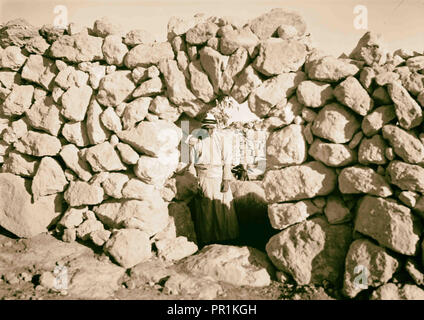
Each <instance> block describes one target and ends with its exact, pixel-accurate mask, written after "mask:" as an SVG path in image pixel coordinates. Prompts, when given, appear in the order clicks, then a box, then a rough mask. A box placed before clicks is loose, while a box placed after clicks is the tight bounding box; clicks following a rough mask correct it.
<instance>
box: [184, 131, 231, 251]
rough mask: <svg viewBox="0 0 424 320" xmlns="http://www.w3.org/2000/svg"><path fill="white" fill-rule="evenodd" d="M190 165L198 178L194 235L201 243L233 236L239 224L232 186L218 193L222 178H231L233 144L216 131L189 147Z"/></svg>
mask: <svg viewBox="0 0 424 320" xmlns="http://www.w3.org/2000/svg"><path fill="white" fill-rule="evenodd" d="M190 158H191V165H194V168H195V171H196V175H197V177H198V179H199V187H200V194H199V196H198V197H196V199H195V211H196V213H195V221H196V229H197V236H198V239H199V240H200V242H202V243H204V244H205V243H212V242H216V241H224V240H231V239H236V238H237V237H238V236H239V225H238V220H237V215H236V212H235V209H234V204H233V195H232V192H231V188H229V189H228V191H227V192H221V184H222V181H223V179H226V180H231V179H232V173H231V166H232V145H231V140H229V139H226V138H225V135H224V133H223V132H221V131H218V130H215V131H213V132H212V134H211V136H209V135H207V136H206V137H204V138H203V139H199V140H197V142H196V143H195V144H194V145H193V147H192V148H191V157H190Z"/></svg>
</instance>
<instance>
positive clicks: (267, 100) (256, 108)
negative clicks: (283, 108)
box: [249, 71, 306, 117]
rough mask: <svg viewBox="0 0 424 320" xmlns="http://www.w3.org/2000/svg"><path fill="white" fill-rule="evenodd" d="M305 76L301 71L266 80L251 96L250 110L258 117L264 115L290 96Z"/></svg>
mask: <svg viewBox="0 0 424 320" xmlns="http://www.w3.org/2000/svg"><path fill="white" fill-rule="evenodd" d="M305 77H306V76H305V74H304V73H303V72H301V71H299V72H296V73H294V72H289V73H282V74H280V75H278V76H275V77H272V78H270V79H268V80H266V81H264V82H263V83H262V84H261V85H259V86H258V87H256V88H255V89H254V90H253V91H252V93H251V94H250V96H249V108H250V110H251V111H252V112H253V113H255V114H256V115H257V116H258V117H264V116H265V115H267V114H268V113H269V111H270V110H271V109H272V107H274V106H275V105H277V104H278V103H279V102H282V101H284V100H285V99H286V98H287V97H289V96H290V95H291V94H292V93H293V92H294V91H295V90H296V88H297V86H298V84H299V83H301V82H302V81H303V80H305Z"/></svg>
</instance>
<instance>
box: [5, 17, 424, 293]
mask: <svg viewBox="0 0 424 320" xmlns="http://www.w3.org/2000/svg"><path fill="white" fill-rule="evenodd" d="M0 46H1V48H0V101H1V108H0V111H1V117H0V133H1V141H0V163H1V172H2V173H0V226H1V227H2V228H4V229H6V230H8V231H9V232H11V233H13V234H15V235H16V236H18V237H25V238H29V237H33V236H35V235H37V234H40V233H43V232H46V231H47V230H52V229H54V230H55V232H56V233H57V234H58V235H59V236H60V237H61V238H62V239H63V240H64V241H68V242H69V241H74V240H76V239H80V240H82V241H91V243H92V244H93V245H95V246H98V247H100V248H102V249H103V250H104V251H105V252H107V253H108V254H109V255H110V256H111V257H112V258H113V260H114V261H115V262H117V263H118V264H119V265H121V266H123V267H125V268H131V267H133V266H136V265H140V263H142V262H145V261H148V260H149V259H151V257H152V256H153V255H157V256H158V257H160V258H162V259H165V260H168V261H178V260H181V259H183V258H186V257H188V256H191V255H193V254H194V253H196V252H197V250H198V248H197V245H196V235H195V231H194V226H193V221H192V220H191V215H190V211H189V207H188V205H187V204H188V202H189V201H190V200H191V199H192V197H193V195H194V194H195V192H196V186H197V181H196V179H195V178H194V177H193V176H191V175H190V174H189V173H188V172H187V171H185V165H184V163H183V162H181V154H180V143H181V141H182V140H183V141H184V137H185V136H186V134H187V132H183V130H182V129H181V128H180V127H179V125H178V123H179V121H181V119H184V118H185V119H189V120H190V121H192V120H191V119H197V120H199V119H201V118H202V117H203V116H204V114H205V113H206V112H207V111H209V110H210V109H212V108H213V107H214V106H215V100H216V99H218V98H221V97H223V96H230V97H232V98H233V99H235V100H236V101H237V102H238V103H243V102H245V101H247V102H248V105H249V108H250V110H251V111H252V112H253V113H255V114H256V115H257V116H258V117H259V118H261V128H262V129H266V130H267V131H268V138H267V143H266V144H267V146H266V172H265V175H264V178H263V181H262V186H263V189H264V191H265V196H266V201H267V202H268V215H269V220H270V222H271V224H272V226H273V228H274V229H276V230H281V232H279V233H278V234H276V235H275V236H273V237H272V238H271V239H270V240H269V242H268V244H267V246H266V251H267V254H268V257H269V259H270V260H271V262H272V264H273V265H274V266H275V267H276V268H277V269H278V272H277V279H278V280H279V281H289V279H291V280H294V281H295V282H296V283H297V284H299V285H305V284H322V283H323V282H329V283H332V284H334V285H336V286H337V285H339V284H342V285H343V292H344V294H345V295H346V296H347V297H351V298H354V297H356V296H357V295H358V293H359V292H360V291H362V290H365V289H366V288H368V287H373V288H374V287H375V288H377V289H376V290H375V291H374V292H372V295H371V297H373V298H377V299H378V298H388V297H395V298H405V297H406V298H411V297H417V296H421V297H422V296H423V293H424V291H423V290H422V289H420V288H419V286H422V285H423V284H424V274H423V273H422V272H421V270H422V269H423V268H422V267H423V258H422V253H421V250H420V245H421V242H422V241H421V239H420V238H421V234H422V232H423V229H422V226H421V219H422V218H424V197H423V196H422V193H423V192H424V168H423V164H424V144H423V143H424V135H423V134H422V133H421V129H420V128H421V127H422V126H421V125H422V121H423V115H422V107H424V81H423V79H424V55H423V54H419V53H416V52H413V53H412V52H406V51H404V50H398V51H396V52H394V53H390V52H388V51H387V50H386V49H385V48H384V44H383V43H382V41H381V39H380V38H379V37H378V36H375V35H373V34H372V33H369V32H368V33H366V34H365V35H364V36H363V37H362V38H361V39H360V41H359V43H358V45H357V46H356V48H355V49H354V50H353V51H352V53H351V54H350V55H349V56H347V55H344V56H341V57H339V58H335V57H332V56H328V55H326V54H325V53H322V52H321V51H319V50H317V49H315V48H313V47H312V45H311V41H310V36H309V34H308V33H307V28H306V24H305V22H304V20H303V19H302V18H301V17H300V16H299V15H298V14H296V13H292V12H287V11H285V10H282V9H274V10H272V11H270V12H269V13H266V14H264V15H262V16H260V17H258V18H256V19H253V20H251V21H249V22H248V23H247V24H245V25H238V24H237V23H235V22H232V21H231V20H230V19H226V18H219V17H206V16H204V15H196V16H195V17H193V18H191V19H181V18H172V19H171V20H170V22H169V24H168V41H166V42H158V41H156V40H155V39H154V38H153V37H152V36H151V35H150V34H149V33H148V32H146V31H144V30H133V31H130V32H128V33H125V32H123V29H122V28H120V27H119V26H117V25H115V24H113V23H111V22H110V21H108V20H107V19H101V20H97V21H96V22H95V23H94V26H93V28H82V27H79V26H77V25H75V24H70V25H69V26H68V28H67V29H58V28H55V27H53V26H48V25H45V26H43V27H42V28H41V29H38V28H35V27H34V26H31V25H30V24H28V23H27V22H25V21H23V20H14V21H10V22H8V23H5V24H3V25H2V26H1V28H0ZM205 249H206V250H205V251H204V253H203V255H204V256H206V257H207V252H208V250H207V248H205ZM233 249H234V247H229V248H228V250H233ZM241 249H242V248H240V250H241ZM219 250H224V251H225V250H226V249H225V247H224V249H219ZM243 250H244V249H243ZM249 250H250V249H249ZM251 250H253V251H251V254H252V256H254V257H256V258H254V259H248V258H246V255H248V254H249V252H247V251H246V252H244V253H243V254H242V255H241V256H243V259H245V260H246V261H248V262H246V261H244V260H243V261H244V262H240V263H241V264H242V265H246V264H248V265H249V267H248V269H249V270H250V271H249V272H251V273H253V274H255V272H257V273H258V274H260V276H259V278H260V279H261V280H260V281H256V280H255V279H256V278H255V277H254V276H252V275H251V273H249V276H246V277H247V278H249V277H250V278H251V279H253V280H252V281H250V282H249V281H248V282H247V284H251V285H266V284H268V283H269V281H270V280H269V279H270V277H271V276H272V273H273V272H272V268H271V267H270V265H269V262H268V261H267V258H266V257H265V256H264V255H261V253H260V252H256V251H254V249H251ZM252 252H254V253H252ZM230 253H231V252H230V251H228V252H227V255H228V257H230V256H232V254H233V253H231V254H230ZM220 254H221V253H220ZM234 254H235V256H237V253H234ZM196 256H197V255H195V256H193V257H191V258H192V259H191V260H190V259H189V260H188V262H187V263H186V265H187V266H189V267H188V269H191V270H195V269H196V268H200V269H202V270H206V269H208V268H209V269H210V268H212V267H211V266H208V265H205V266H203V267H199V266H201V265H202V261H198V259H196ZM205 259H206V258H205ZM190 261H193V262H192V264H193V265H191V264H190V263H191V262H190ZM227 263H228V261H226V262H225V263H224V262H222V263H221V264H218V267H216V268H215V267H213V268H215V269H213V268H212V269H213V270H212V271H210V273H211V274H215V275H217V274H221V273H222V274H221V276H219V277H220V278H219V279H220V280H223V281H231V279H226V272H222V270H221V271H219V269H220V267H219V265H220V266H221V267H222V266H223V265H224V264H225V265H226V264H227ZM236 265H238V264H236ZM196 266H197V267H196ZM246 268H247V267H246ZM358 268H359V269H358ZM255 270H256V271H255ZM358 270H365V272H366V274H365V275H366V277H365V278H366V283H365V284H363V283H362V285H358V282H357V276H358ZM205 272H206V271H205ZM206 273H208V272H206ZM240 273H241V272H240V271H239V269H237V270H235V271H234V270H233V272H232V273H230V274H240ZM399 273H403V274H405V273H406V274H407V275H408V276H409V280H410V281H411V282H415V284H406V283H404V282H399V281H398V280H397V279H398V278H399V277H397V275H398V274H399ZM265 274H266V276H265ZM252 277H253V278H252ZM402 279H404V278H402ZM255 281H256V282H255ZM402 281H403V280H402ZM395 283H397V284H395ZM241 284H242V285H244V284H246V282H241Z"/></svg>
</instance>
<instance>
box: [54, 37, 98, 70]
mask: <svg viewBox="0 0 424 320" xmlns="http://www.w3.org/2000/svg"><path fill="white" fill-rule="evenodd" d="M102 44H103V39H102V38H100V37H93V36H90V35H88V34H87V33H86V32H80V33H77V34H75V35H71V36H70V35H64V36H61V37H59V38H58V39H57V40H56V41H55V42H53V44H52V45H51V47H50V54H51V56H52V57H53V58H59V59H65V60H66V61H69V62H73V63H79V62H84V61H95V60H101V59H103V52H102Z"/></svg>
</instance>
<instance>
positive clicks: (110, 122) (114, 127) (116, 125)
mask: <svg viewBox="0 0 424 320" xmlns="http://www.w3.org/2000/svg"><path fill="white" fill-rule="evenodd" d="M100 120H101V121H102V123H103V125H104V126H105V128H106V129H108V130H110V131H113V132H118V131H121V130H122V124H121V119H120V118H119V116H118V115H117V114H116V112H115V110H114V109H113V108H112V107H108V108H107V109H106V110H105V111H103V113H102V114H101V115H100Z"/></svg>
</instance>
